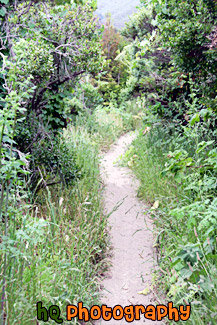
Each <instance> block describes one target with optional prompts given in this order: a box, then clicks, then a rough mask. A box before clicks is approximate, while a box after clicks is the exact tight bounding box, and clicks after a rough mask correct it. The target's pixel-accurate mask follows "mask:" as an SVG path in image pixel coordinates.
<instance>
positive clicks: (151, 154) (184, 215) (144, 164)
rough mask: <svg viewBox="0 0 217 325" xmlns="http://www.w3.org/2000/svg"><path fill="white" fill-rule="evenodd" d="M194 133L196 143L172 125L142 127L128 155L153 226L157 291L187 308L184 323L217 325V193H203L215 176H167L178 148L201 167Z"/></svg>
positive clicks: (190, 172) (187, 172)
mask: <svg viewBox="0 0 217 325" xmlns="http://www.w3.org/2000/svg"><path fill="white" fill-rule="evenodd" d="M196 131H197V139H195V138H194V137H192V139H190V138H186V137H185V136H184V135H183V136H181V135H180V132H178V131H177V130H176V127H175V126H172V125H163V123H160V124H154V125H152V128H146V127H145V126H144V127H143V129H142V130H141V131H140V134H139V136H138V137H137V139H136V140H135V141H134V143H133V146H132V147H131V149H130V150H129V152H128V153H127V154H126V156H127V160H128V164H129V166H131V168H132V169H133V171H134V172H135V174H136V176H137V177H138V178H139V179H140V188H139V189H138V195H139V196H140V197H142V198H145V199H146V201H147V202H149V204H150V215H151V217H152V218H153V221H154V223H155V232H156V244H155V247H156V249H157V252H158V262H159V267H160V270H161V271H160V277H159V281H158V287H159V291H162V292H166V294H167V299H168V300H169V301H171V300H172V301H173V302H174V303H175V304H176V305H180V304H186V303H191V306H192V312H191V317H190V319H189V320H188V321H187V323H188V324H215V323H216V321H217V282H216V272H217V263H216V251H217V245H216V225H217V223H216V213H215V212H214V211H216V210H215V208H214V206H216V191H215V187H214V186H213V187H211V186H207V187H206V188H205V186H206V183H205V182H207V179H209V180H210V184H211V183H212V182H211V181H212V177H213V176H214V173H215V171H214V170H213V171H212V172H210V171H207V173H205V172H204V171H203V173H201V171H199V172H198V168H192V169H191V168H189V169H188V168H186V170H185V172H184V175H182V178H180V179H179V178H177V179H176V177H175V174H174V173H171V172H170V173H169V172H165V170H166V169H167V167H168V161H169V160H170V159H171V155H172V152H174V151H175V150H176V149H177V148H179V149H180V150H185V151H186V152H188V153H189V155H192V154H193V157H194V161H195V162H196V163H197V161H199V162H200V164H202V155H203V153H201V154H200V155H199V156H198V153H197V152H198V151H197V148H198V143H199V142H200V132H198V130H196ZM197 159H198V160H197ZM180 160H181V158H180ZM180 160H179V159H178V160H177V162H176V163H177V165H176V166H180V165H179V164H181V163H180ZM199 170H200V169H199ZM199 173H200V174H199ZM155 202H158V203H157V204H154V203H155ZM158 205H159V207H158ZM163 303H165V301H163Z"/></svg>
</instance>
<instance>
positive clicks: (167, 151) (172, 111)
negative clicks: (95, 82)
mask: <svg viewBox="0 0 217 325" xmlns="http://www.w3.org/2000/svg"><path fill="white" fill-rule="evenodd" d="M143 2H144V4H145V6H144V7H143V8H142V9H141V10H140V11H139V12H138V13H136V14H135V15H134V17H132V19H131V21H130V22H129V23H128V24H127V27H126V28H125V30H124V31H123V34H124V35H125V36H126V37H128V39H129V40H131V45H130V47H131V49H130V52H129V50H128V54H127V55H128V56H129V54H131V60H129V59H128V58H127V55H126V52H122V54H121V55H122V60H125V61H126V60H128V62H131V64H130V65H129V67H130V69H131V72H132V73H131V74H129V78H132V76H133V77H134V90H133V92H134V94H136V93H137V95H139V96H141V98H143V103H144V104H143V114H144V115H143V116H144V118H143V127H142V128H141V130H140V134H139V136H138V138H137V139H136V140H135V141H134V143H133V146H132V147H131V148H130V150H129V151H128V152H127V153H126V157H125V160H127V161H128V165H129V166H130V167H131V168H132V169H133V170H134V172H135V174H136V175H137V177H138V178H139V179H140V181H141V185H140V188H139V192H138V195H139V196H140V197H142V198H145V199H146V201H147V202H149V204H150V206H151V209H150V215H151V217H152V218H153V220H154V223H155V226H156V227H155V232H156V244H155V246H156V249H157V252H158V262H159V266H160V273H161V275H160V278H159V283H158V285H159V290H160V291H162V292H166V293H167V299H168V300H170V301H173V302H174V303H175V304H177V305H179V304H186V303H191V306H192V315H191V318H190V319H189V320H188V323H189V324H215V323H216V320H217V282H216V274H217V263H216V249H217V245H216V234H217V233H216V231H217V214H216V211H217V209H216V208H217V206H216V203H217V198H216V194H217V192H216V190H217V183H216V176H217V165H216V163H217V160H216V157H217V153H216V135H217V134H216V122H217V116H216V99H217V97H216V89H217V88H216V87H217V83H216V68H217V66H216V62H217V61H216V58H217V52H216V26H215V22H216V14H217V6H216V2H214V1H184V2H183V1H173V0H170V1H151V2H149V4H148V5H147V3H146V2H145V1H143Z"/></svg>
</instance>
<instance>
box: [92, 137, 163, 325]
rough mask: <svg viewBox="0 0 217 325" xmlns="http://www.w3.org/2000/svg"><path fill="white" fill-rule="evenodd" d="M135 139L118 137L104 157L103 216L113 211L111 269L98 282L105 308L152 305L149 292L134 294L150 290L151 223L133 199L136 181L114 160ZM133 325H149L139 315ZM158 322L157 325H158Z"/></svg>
mask: <svg viewBox="0 0 217 325" xmlns="http://www.w3.org/2000/svg"><path fill="white" fill-rule="evenodd" d="M134 137H135V135H134V134H132V133H128V134H126V135H124V136H122V137H121V138H120V139H119V140H118V141H117V142H116V143H115V144H114V145H113V146H112V148H111V149H110V151H109V152H108V153H107V154H106V155H105V156H104V159H103V161H102V164H101V175H102V179H103V181H104V184H105V192H104V201H105V212H106V213H110V212H111V211H112V210H113V209H114V207H116V209H115V211H114V212H113V213H112V214H111V215H110V217H109V232H110V236H111V244H112V248H111V249H112V251H111V256H112V257H111V267H110V268H109V271H108V274H107V276H106V278H105V279H104V280H103V282H102V287H103V288H104V289H103V291H102V298H101V302H102V304H106V305H107V306H108V307H114V306H115V305H121V306H122V307H125V306H129V305H144V306H146V305H150V304H153V305H155V301H154V296H153V294H152V292H150V293H149V294H148V295H141V294H138V292H141V291H143V290H144V289H146V288H148V287H150V286H151V279H152V276H151V273H152V270H153V265H154V260H153V248H152V246H153V237H152V231H151V229H152V223H151V221H150V219H149V218H148V215H147V213H146V211H145V206H144V204H142V203H141V202H140V201H139V199H138V198H137V195H136V190H137V188H138V181H137V180H136V179H135V177H134V176H133V175H132V173H131V171H130V169H129V168H125V167H124V168H123V167H119V166H118V163H116V162H117V160H118V158H119V157H120V155H123V154H124V153H125V151H126V150H127V148H128V147H129V145H130V144H131V142H132V141H133V139H134ZM108 323H110V324H116V323H117V324H120V325H122V324H129V323H127V322H126V320H121V321H120V320H119V321H115V320H114V319H112V320H111V321H103V320H101V321H99V322H98V323H97V324H102V325H103V324H108ZM133 323H135V324H153V321H151V320H148V319H145V318H144V316H143V315H141V320H140V321H134V322H133ZM159 323H160V322H158V324H159Z"/></svg>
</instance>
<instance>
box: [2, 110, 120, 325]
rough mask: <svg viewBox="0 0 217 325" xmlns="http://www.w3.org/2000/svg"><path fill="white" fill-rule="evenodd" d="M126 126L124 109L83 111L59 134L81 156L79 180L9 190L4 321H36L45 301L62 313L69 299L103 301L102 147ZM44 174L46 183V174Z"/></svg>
mask: <svg viewBox="0 0 217 325" xmlns="http://www.w3.org/2000/svg"><path fill="white" fill-rule="evenodd" d="M122 132H124V122H123V118H122V117H121V114H120V112H115V111H113V112H110V113H108V112H104V111H103V110H101V111H96V112H95V113H94V114H93V115H83V116H78V117H77V119H76V121H75V122H74V124H73V125H71V126H69V127H68V128H67V129H66V130H65V131H64V133H63V135H62V138H61V140H60V141H62V142H64V143H65V144H66V146H67V148H68V150H69V152H71V151H72V152H73V153H74V155H75V156H74V158H73V161H74V162H75V164H76V168H77V169H78V171H77V179H76V180H75V181H74V183H73V185H69V186H67V187H63V186H62V185H55V186H53V187H46V186H45V187H43V189H41V190H40V191H39V192H38V193H37V196H36V197H34V198H31V195H28V193H27V192H26V191H24V190H23V189H21V188H20V189H19V191H16V193H14V195H12V193H11V194H10V202H9V209H8V210H9V212H8V218H9V219H10V222H9V223H8V224H7V232H6V231H5V222H2V223H1V225H0V227H1V234H2V235H1V250H0V259H1V264H0V273H1V274H3V273H4V270H3V269H4V263H2V261H3V259H4V256H5V254H6V255H7V264H6V269H5V276H4V279H5V281H6V288H5V297H4V304H3V308H4V315H3V318H4V320H3V324H4V323H5V324H22V325H23V324H36V323H37V320H36V303H37V302H38V301H42V302H43V306H45V307H49V306H50V305H54V304H55V305H58V306H59V307H60V309H61V311H62V312H63V314H62V316H63V318H64V313H65V306H66V305H67V304H77V303H78V302H79V301H83V302H84V305H85V306H86V307H91V306H92V305H93V304H97V303H99V278H100V277H101V275H102V274H103V272H104V271H105V269H106V263H105V260H104V258H105V257H106V254H107V247H108V237H107V232H106V224H107V217H106V216H105V215H104V214H103V204H102V195H101V191H102V183H101V180H100V175H99V163H100V151H101V150H102V149H105V148H108V147H109V145H110V144H111V143H112V141H114V140H115V138H116V137H117V136H119V135H120V134H121V133H122ZM72 168H74V166H72ZM41 178H42V179H41V181H40V182H44V183H45V184H46V180H44V179H43V173H41ZM17 189H18V188H17ZM18 198H19V200H18ZM2 286H3V281H2V279H1V288H2ZM51 322H52V321H51ZM74 322H75V323H76V322H77V320H75V321H74Z"/></svg>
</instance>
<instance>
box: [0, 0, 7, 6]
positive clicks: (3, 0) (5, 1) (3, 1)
mask: <svg viewBox="0 0 217 325" xmlns="http://www.w3.org/2000/svg"><path fill="white" fill-rule="evenodd" d="M0 2H1V3H4V4H5V5H7V4H8V2H9V0H0Z"/></svg>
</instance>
